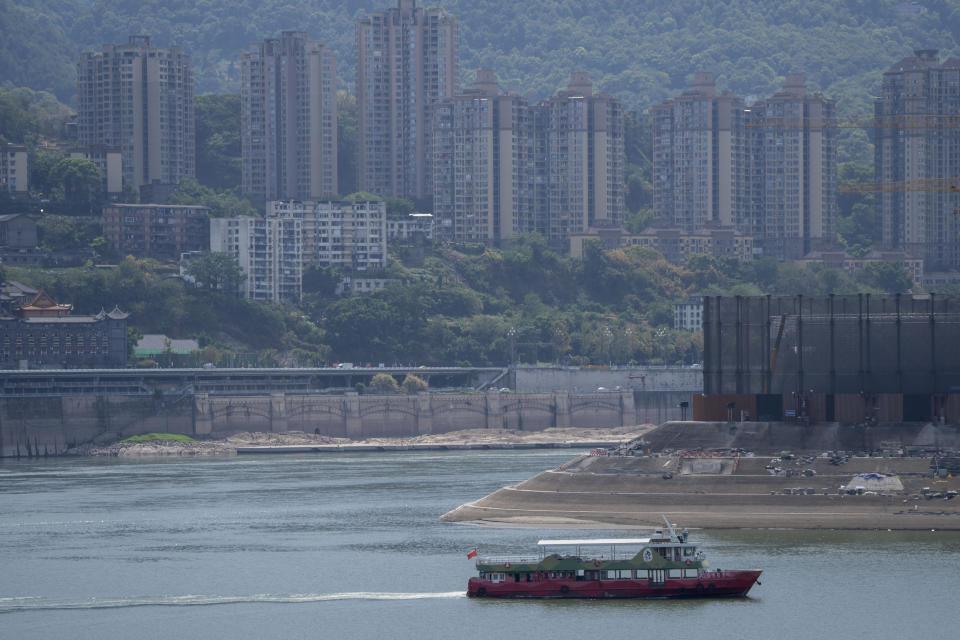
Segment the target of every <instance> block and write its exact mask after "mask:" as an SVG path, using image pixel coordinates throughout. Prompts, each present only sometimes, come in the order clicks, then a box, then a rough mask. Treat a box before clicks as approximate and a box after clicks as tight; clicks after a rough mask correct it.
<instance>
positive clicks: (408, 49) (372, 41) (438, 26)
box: [356, 0, 459, 199]
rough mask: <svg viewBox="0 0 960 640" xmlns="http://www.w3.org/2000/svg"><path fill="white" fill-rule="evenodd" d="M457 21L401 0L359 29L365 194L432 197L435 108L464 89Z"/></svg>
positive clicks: (411, 0)
mask: <svg viewBox="0 0 960 640" xmlns="http://www.w3.org/2000/svg"><path fill="white" fill-rule="evenodd" d="M458 39H459V32H458V26H457V20H456V18H454V17H453V16H452V15H450V14H448V13H447V12H446V11H444V10H443V9H424V8H422V7H417V3H416V0H397V6H396V7H395V8H391V9H386V10H384V11H377V12H371V13H369V14H367V15H366V16H365V17H363V18H361V19H360V20H359V21H357V23H356V57H357V118H358V126H359V137H360V154H359V155H360V157H359V181H360V190H361V191H367V192H370V193H375V194H377V195H380V196H397V197H403V198H415V199H420V198H431V197H432V196H433V186H432V184H431V180H432V175H431V167H430V160H431V158H432V151H431V145H432V135H433V129H432V127H431V123H432V121H433V105H434V103H435V102H438V101H440V100H442V99H444V98H449V97H451V96H453V95H454V94H455V93H456V91H457V78H458V75H457V74H458V69H457V65H458V55H457V54H458Z"/></svg>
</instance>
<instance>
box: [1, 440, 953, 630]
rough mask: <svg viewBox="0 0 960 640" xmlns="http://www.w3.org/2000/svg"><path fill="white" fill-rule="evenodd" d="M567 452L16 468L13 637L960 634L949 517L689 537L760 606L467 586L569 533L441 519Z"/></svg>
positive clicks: (11, 523)
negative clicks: (749, 580)
mask: <svg viewBox="0 0 960 640" xmlns="http://www.w3.org/2000/svg"><path fill="white" fill-rule="evenodd" d="M571 455H572V454H571V452H569V451H568V452H558V451H556V450H551V451H502V452H501V451H485V452H475V451H470V452H468V451H463V452H442V453H437V452H416V453H414V452H395V453H366V454H336V455H322V454H321V455H309V456H308V455H305V456H289V455H288V456H264V457H259V456H252V457H239V458H225V459H171V460H157V459H151V460H143V461H122V460H116V459H51V460H41V461H12V460H6V461H0V638H10V639H18V640H19V639H29V638H66V637H69V638H78V639H91V640H92V639H97V640H101V639H104V638H229V639H234V638H348V639H349V638H377V639H383V638H391V639H392V638H401V639H403V638H410V639H413V638H417V639H422V638H490V637H499V636H503V637H508V638H512V637H517V638H524V639H533V640H536V639H540V638H551V639H552V638H576V637H581V638H617V637H660V638H667V637H678V638H711V639H717V638H774V639H776V640H784V639H789V638H798V639H800V638H802V639H805V640H806V639H809V638H844V639H847V638H884V639H886V638H915V637H920V636H926V637H949V636H950V635H951V634H952V632H951V631H949V629H950V628H952V627H953V624H954V623H953V619H954V617H955V614H956V589H957V587H958V586H960V580H958V577H957V568H958V567H960V535H958V534H956V533H944V532H935V531H931V532H922V533H898V532H887V531H880V532H824V531H808V532H796V531H752V532H720V533H709V534H707V533H704V532H699V531H692V532H691V534H692V537H693V538H694V539H696V540H698V541H700V542H701V543H702V544H703V545H704V547H705V550H706V552H707V556H708V558H709V560H710V561H711V564H712V566H713V567H720V568H760V569H763V570H764V575H763V576H762V578H761V582H762V585H761V586H757V587H754V590H753V591H752V592H751V595H750V597H749V598H745V599H737V600H713V601H710V600H701V601H610V602H607V601H505V602H496V601H478V600H471V599H467V598H466V597H465V596H464V590H465V588H466V580H467V578H468V576H469V575H470V574H471V573H472V571H473V562H472V561H471V560H467V558H466V555H465V554H466V553H467V552H468V551H469V550H471V549H473V548H474V547H479V549H480V551H481V553H482V554H524V553H529V552H531V551H533V550H534V549H535V546H536V540H537V539H538V538H539V537H544V536H546V537H557V536H558V535H560V536H566V537H569V535H570V532H569V531H567V532H558V531H556V530H551V529H505V528H489V527H476V526H468V525H456V524H450V523H446V522H442V521H440V520H439V516H440V514H442V513H444V512H446V511H448V510H449V509H452V508H454V507H456V506H458V505H460V504H462V503H464V502H467V501H469V500H472V499H476V498H478V497H481V496H483V495H486V494H488V493H491V492H492V491H494V490H496V489H497V488H499V487H501V486H503V485H506V484H511V483H515V482H518V481H521V480H523V479H526V478H528V477H530V476H532V475H534V474H535V473H537V472H539V471H542V470H544V469H548V468H552V467H555V466H557V465H558V464H560V463H561V462H564V461H566V460H568V459H569V458H570V457H571ZM679 524H681V525H682V524H683V523H682V522H681V523H679ZM643 533H648V532H644V531H629V530H621V531H617V532H615V533H614V534H611V533H610V532H601V531H591V532H577V533H576V535H577V536H584V537H587V536H593V535H607V536H609V535H639V534H643Z"/></svg>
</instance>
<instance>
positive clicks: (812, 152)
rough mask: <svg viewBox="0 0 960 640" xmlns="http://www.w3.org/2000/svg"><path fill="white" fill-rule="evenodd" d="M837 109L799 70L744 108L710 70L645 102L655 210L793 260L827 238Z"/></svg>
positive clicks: (832, 210)
mask: <svg viewBox="0 0 960 640" xmlns="http://www.w3.org/2000/svg"><path fill="white" fill-rule="evenodd" d="M834 121H835V108H834V104H833V102H832V101H830V100H828V99H826V98H825V97H824V96H823V95H822V94H819V93H810V92H808V91H807V89H806V87H805V85H804V83H803V76H802V75H801V74H788V75H787V78H786V83H785V85H784V87H783V88H782V89H781V90H780V91H778V92H776V93H775V94H774V95H772V96H770V97H769V98H766V99H765V100H761V101H758V102H756V103H754V104H753V105H751V106H750V107H749V108H747V107H746V106H745V103H744V101H743V99H741V98H739V97H737V96H734V95H731V94H729V93H725V94H723V95H720V96H718V95H717V94H716V87H715V84H714V81H713V76H712V74H710V73H706V72H698V73H696V74H695V79H694V86H693V87H692V88H691V89H690V90H688V91H686V92H684V93H683V94H682V95H680V96H679V97H677V98H673V99H670V100H667V101H666V102H664V103H662V104H660V105H658V106H656V107H654V109H653V127H654V130H653V155H654V206H653V208H654V217H655V218H657V219H662V220H666V221H669V222H670V223H672V224H675V225H677V226H679V227H681V228H682V229H683V230H684V231H686V232H688V233H689V232H692V231H694V230H696V229H699V228H703V227H705V226H707V225H709V224H720V225H723V226H730V225H732V226H733V227H735V228H736V229H737V230H739V231H740V232H742V233H744V234H746V235H749V236H751V237H753V238H754V239H755V241H756V243H757V248H758V249H759V250H761V251H762V252H763V253H765V254H768V255H772V256H775V257H778V258H780V259H797V258H800V257H802V256H803V255H805V254H806V253H808V252H809V251H811V250H814V249H816V250H820V249H825V248H829V247H830V246H831V245H832V244H833V243H834V237H835V221H836V216H837V202H836V189H837V144H836V127H835V126H832V123H833V122H834Z"/></svg>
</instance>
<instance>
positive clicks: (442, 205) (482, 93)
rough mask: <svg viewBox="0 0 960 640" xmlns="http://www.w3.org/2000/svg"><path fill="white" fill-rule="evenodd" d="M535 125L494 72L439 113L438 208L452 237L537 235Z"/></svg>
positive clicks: (494, 239) (488, 239) (491, 239)
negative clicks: (535, 219) (534, 193)
mask: <svg viewBox="0 0 960 640" xmlns="http://www.w3.org/2000/svg"><path fill="white" fill-rule="evenodd" d="M533 122H534V112H533V111H532V110H531V109H530V107H529V106H528V105H527V101H526V100H525V99H524V98H521V97H520V96H516V95H513V94H509V93H508V94H501V93H500V91H499V89H498V87H497V81H496V78H495V77H494V75H493V72H492V71H488V70H482V71H479V72H477V81H476V82H475V83H474V85H473V87H472V88H471V89H469V90H467V91H464V92H463V93H461V94H459V95H456V96H454V97H452V98H448V99H446V100H444V101H443V102H440V103H438V104H437V105H436V106H435V108H434V122H433V128H434V141H433V153H434V166H433V171H434V173H433V193H434V197H433V208H434V214H435V215H436V217H437V219H438V220H439V223H440V225H441V228H442V229H443V235H444V237H445V238H447V239H449V240H453V241H454V242H484V243H491V244H499V243H500V242H501V241H503V240H505V239H506V238H508V237H510V236H511V235H513V234H516V233H520V232H522V231H533V230H534V229H535V222H534V215H533V214H534V202H533V186H534V165H533V161H534V160H533V142H534V130H533Z"/></svg>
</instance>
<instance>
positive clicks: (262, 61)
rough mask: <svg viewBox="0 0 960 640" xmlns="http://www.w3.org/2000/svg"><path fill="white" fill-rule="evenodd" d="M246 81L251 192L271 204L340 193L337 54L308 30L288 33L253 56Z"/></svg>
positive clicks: (245, 183)
mask: <svg viewBox="0 0 960 640" xmlns="http://www.w3.org/2000/svg"><path fill="white" fill-rule="evenodd" d="M241 74H242V79H241V89H240V120H241V136H240V139H241V144H242V158H243V160H242V162H243V178H242V188H243V193H244V194H246V195H248V196H252V197H254V198H260V199H264V200H277V199H284V198H300V199H309V198H320V197H324V196H330V195H333V194H336V193H337V192H338V186H337V96H336V91H337V69H336V56H335V55H334V53H333V52H332V51H331V50H330V49H328V48H327V47H325V46H324V45H323V44H321V43H319V42H312V41H310V40H308V39H307V34H306V33H305V32H303V31H284V32H282V34H281V36H280V38H269V39H267V40H265V41H264V42H263V43H261V44H258V45H254V46H253V47H251V48H250V50H249V51H247V52H245V53H244V54H243V59H242V61H241Z"/></svg>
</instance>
